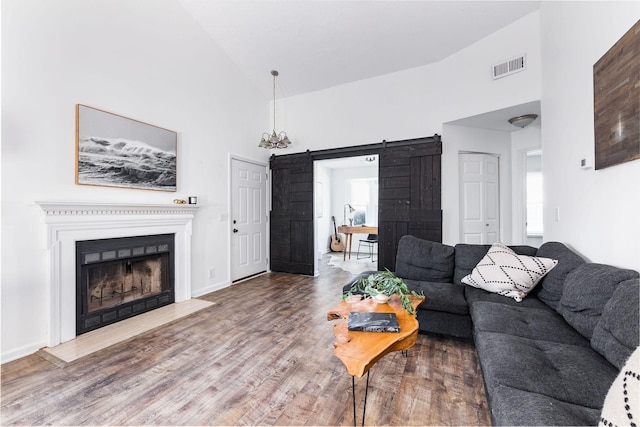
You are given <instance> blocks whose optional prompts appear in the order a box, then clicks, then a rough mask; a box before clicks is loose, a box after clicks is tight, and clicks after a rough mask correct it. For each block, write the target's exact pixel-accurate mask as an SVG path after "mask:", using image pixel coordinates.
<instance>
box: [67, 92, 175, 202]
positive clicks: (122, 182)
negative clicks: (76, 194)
mask: <svg viewBox="0 0 640 427" xmlns="http://www.w3.org/2000/svg"><path fill="white" fill-rule="evenodd" d="M177 142H178V134H177V133H176V132H174V131H170V130H167V129H164V128H161V127H157V126H153V125H150V124H147V123H143V122H140V121H137V120H133V119H129V118H127V117H123V116H120V115H118V114H113V113H109V112H106V111H103V110H99V109H97V108H93V107H88V106H86V105H82V104H77V105H76V184H78V185H98V186H107V187H122V188H136V189H144V190H158V191H176V190H177Z"/></svg>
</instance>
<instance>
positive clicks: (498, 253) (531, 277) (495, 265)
mask: <svg viewBox="0 0 640 427" xmlns="http://www.w3.org/2000/svg"><path fill="white" fill-rule="evenodd" d="M557 263H558V261H556V260H554V259H551V258H540V257H532V256H527V255H518V254H516V253H515V252H514V251H513V250H512V249H510V248H509V247H507V246H506V245H504V244H502V243H494V244H493V245H492V246H491V249H489V252H487V254H486V255H485V256H484V257H483V258H482V259H481V260H480V262H478V264H477V265H476V266H475V267H474V269H473V270H472V272H471V274H469V275H467V276H465V277H463V278H462V283H464V284H466V285H470V286H474V287H476V288H481V289H484V290H486V291H489V292H495V293H497V294H500V295H504V296H505V297H509V298H513V299H515V300H516V301H518V302H520V301H522V299H523V298H524V297H525V296H527V294H528V293H529V292H530V291H531V290H532V289H533V288H534V287H535V286H536V285H537V284H538V282H539V281H540V279H542V278H543V277H544V276H545V275H546V274H547V273H548V272H549V271H551V269H552V268H553V267H555V266H556V264H557Z"/></svg>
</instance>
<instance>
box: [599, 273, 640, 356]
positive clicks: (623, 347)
mask: <svg viewBox="0 0 640 427" xmlns="http://www.w3.org/2000/svg"><path fill="white" fill-rule="evenodd" d="M638 307H640V279H632V280H626V281H624V282H622V283H620V284H619V285H618V287H617V288H616V290H615V291H614V292H613V296H612V297H611V299H609V301H608V302H607V304H605V306H604V309H603V310H602V315H601V316H600V320H599V321H598V323H596V327H595V329H594V330H593V335H592V337H591V347H593V348H594V349H595V350H596V351H597V352H598V353H600V354H602V355H603V356H604V357H605V358H606V359H607V360H608V361H609V362H611V364H612V365H614V366H616V367H617V368H618V369H621V368H622V366H623V365H624V362H625V360H627V359H628V358H629V357H630V356H631V353H632V352H633V350H634V349H635V348H636V347H638V345H640V342H639V341H640V310H639V309H638Z"/></svg>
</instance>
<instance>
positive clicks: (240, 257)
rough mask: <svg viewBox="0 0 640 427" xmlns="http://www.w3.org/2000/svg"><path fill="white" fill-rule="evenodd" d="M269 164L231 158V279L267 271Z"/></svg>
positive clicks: (239, 278)
mask: <svg viewBox="0 0 640 427" xmlns="http://www.w3.org/2000/svg"><path fill="white" fill-rule="evenodd" d="M266 182H267V172H266V165H264V164H259V163H253V162H250V161H245V160H240V159H236V158H232V159H231V191H230V193H231V224H230V225H231V260H230V261H231V282H236V281H238V280H241V279H244V278H247V277H250V276H254V275H256V274H259V273H263V272H265V271H267V206H266V200H267V197H266V192H267V183H266Z"/></svg>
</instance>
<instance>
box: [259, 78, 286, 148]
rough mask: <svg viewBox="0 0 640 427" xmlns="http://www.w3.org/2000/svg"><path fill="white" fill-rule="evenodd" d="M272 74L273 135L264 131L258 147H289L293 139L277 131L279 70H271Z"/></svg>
mask: <svg viewBox="0 0 640 427" xmlns="http://www.w3.org/2000/svg"><path fill="white" fill-rule="evenodd" d="M271 75H272V76H273V132H272V133H271V135H269V134H268V133H267V132H265V133H263V134H262V139H261V140H260V144H258V147H262V148H287V147H288V146H289V144H291V141H289V137H288V136H287V134H286V132H284V131H282V132H280V133H276V77H277V76H278V72H277V71H276V70H271Z"/></svg>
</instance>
